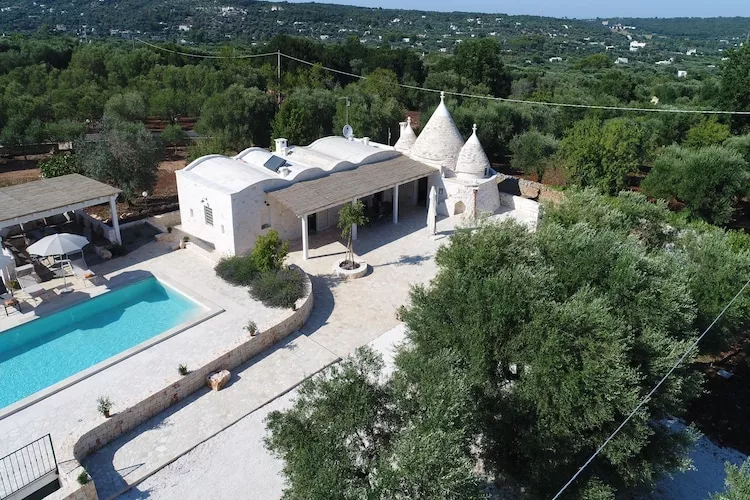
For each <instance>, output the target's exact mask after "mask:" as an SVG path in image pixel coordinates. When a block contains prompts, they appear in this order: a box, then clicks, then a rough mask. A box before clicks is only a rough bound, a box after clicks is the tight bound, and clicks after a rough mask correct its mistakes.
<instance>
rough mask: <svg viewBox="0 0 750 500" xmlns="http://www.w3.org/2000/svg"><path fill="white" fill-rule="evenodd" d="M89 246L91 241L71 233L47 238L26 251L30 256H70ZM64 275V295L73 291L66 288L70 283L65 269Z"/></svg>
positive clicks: (52, 235)
mask: <svg viewBox="0 0 750 500" xmlns="http://www.w3.org/2000/svg"><path fill="white" fill-rule="evenodd" d="M88 244H89V240H88V239H86V237H85V236H79V235H77V234H70V233H59V234H51V235H49V236H45V237H44V238H42V239H41V240H39V241H37V242H36V243H34V244H33V245H29V246H28V248H27V249H26V251H27V252H29V254H33V255H40V256H42V257H49V256H50V255H68V254H69V253H75V252H80V251H81V250H82V249H83V247H85V246H86V245H88ZM61 268H62V266H61ZM62 275H63V290H62V293H66V292H71V291H72V290H69V289H67V288H66V287H67V285H68V281H67V279H66V278H65V270H64V269H63V273H62Z"/></svg>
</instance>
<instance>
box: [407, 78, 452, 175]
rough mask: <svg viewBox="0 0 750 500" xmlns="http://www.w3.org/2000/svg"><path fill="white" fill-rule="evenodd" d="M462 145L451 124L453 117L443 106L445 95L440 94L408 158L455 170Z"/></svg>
mask: <svg viewBox="0 0 750 500" xmlns="http://www.w3.org/2000/svg"><path fill="white" fill-rule="evenodd" d="M463 145H464V138H463V137H461V134H460V133H459V132H458V128H456V124H455V123H453V117H451V114H450V112H449V111H448V108H447V107H446V106H445V93H443V92H441V93H440V104H439V105H438V107H437V109H435V112H434V113H433V114H432V116H431V117H430V119H429V121H428V122H427V125H425V126H424V129H422V132H421V133H420V134H419V137H417V140H416V141H415V142H414V146H412V148H411V151H410V153H409V156H411V157H412V158H414V159H416V160H422V161H425V162H426V163H431V164H437V165H440V166H443V167H446V168H448V169H450V170H455V168H456V160H457V159H458V153H459V151H461V148H462V147H463Z"/></svg>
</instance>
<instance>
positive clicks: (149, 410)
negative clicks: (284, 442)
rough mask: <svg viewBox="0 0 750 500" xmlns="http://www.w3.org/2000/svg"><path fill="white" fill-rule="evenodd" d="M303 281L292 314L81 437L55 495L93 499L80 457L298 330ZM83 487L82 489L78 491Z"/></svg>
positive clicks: (304, 304) (305, 306)
mask: <svg viewBox="0 0 750 500" xmlns="http://www.w3.org/2000/svg"><path fill="white" fill-rule="evenodd" d="M292 267H294V268H296V270H297V271H298V272H301V273H304V271H302V269H300V268H299V267H297V266H292ZM305 280H306V282H307V295H306V296H305V297H303V298H301V299H299V300H298V301H297V304H296V310H295V311H294V313H293V314H292V315H291V316H289V317H287V318H286V319H284V320H283V321H282V322H281V323H278V324H276V325H274V326H272V327H270V328H267V329H265V330H262V331H261V332H260V333H258V334H257V335H256V336H254V337H251V336H250V334H249V333H248V334H247V340H246V341H245V342H242V343H241V344H239V345H238V346H236V347H234V348H233V349H232V350H230V351H228V352H226V353H225V354H223V355H222V356H220V357H218V358H216V359H214V360H213V361H211V362H209V363H207V364H206V365H203V366H202V367H200V368H198V369H196V370H193V371H190V372H189V373H188V374H187V375H185V376H183V377H180V378H179V379H178V380H176V381H175V382H174V383H172V384H171V385H169V386H167V387H165V388H164V389H162V390H161V391H159V392H157V393H155V394H152V395H151V396H149V397H147V398H146V399H144V400H143V401H141V402H139V403H136V404H135V405H133V406H131V407H129V408H127V409H125V410H123V411H121V412H118V413H116V414H114V415H112V417H111V418H108V419H106V420H103V421H102V422H101V423H100V424H99V425H97V426H96V427H94V428H93V429H91V430H90V431H88V432H87V433H85V434H84V435H83V436H81V437H80V439H78V441H77V442H76V443H75V445H74V447H73V456H74V457H75V461H76V462H77V463H73V464H68V466H69V468H70V472H67V473H62V471H61V475H60V482H61V486H62V488H61V490H59V492H61V493H62V495H61V496H60V497H59V498H62V499H64V500H95V499H97V496H96V488H95V487H94V483H93V480H92V481H91V482H90V483H88V484H87V485H85V486H81V485H79V484H78V483H77V482H76V478H77V477H78V475H79V474H80V473H81V472H82V471H83V468H82V467H81V465H80V464H81V462H82V461H83V459H84V458H86V457H87V456H88V455H90V454H92V453H94V452H95V451H97V450H99V449H100V448H102V447H103V446H105V445H106V444H107V443H109V442H111V441H113V440H115V439H116V438H117V437H119V436H120V435H122V434H124V433H126V432H128V431H130V430H132V429H134V428H135V427H137V426H138V425H140V424H142V423H143V422H145V421H146V420H148V419H149V418H151V417H153V416H155V415H158V414H159V413H161V412H162V411H164V410H166V409H167V408H169V407H170V406H172V405H174V404H176V403H178V402H179V401H181V400H183V399H184V398H186V397H187V396H189V395H190V394H192V393H194V392H195V391H197V390H199V389H201V388H203V387H205V386H206V377H207V376H208V374H209V373H211V372H215V371H219V370H229V371H232V370H234V369H235V368H237V367H238V366H239V365H241V364H243V363H245V362H246V361H248V360H249V359H251V358H253V357H255V356H257V355H258V354H260V353H262V352H263V351H265V350H266V349H268V348H269V347H271V346H273V345H274V344H276V343H277V342H279V341H280V340H282V339H284V338H286V337H287V336H289V334H291V333H292V332H294V331H296V330H298V329H300V328H301V327H302V326H303V325H304V324H305V322H306V321H307V319H308V318H309V317H310V313H311V312H312V308H313V291H312V282H311V280H310V277H309V276H307V275H305ZM66 468H68V467H66ZM84 489H85V490H86V491H85V492H83V491H82V490H84ZM90 491H93V496H90V495H91V493H90ZM81 495H85V496H81Z"/></svg>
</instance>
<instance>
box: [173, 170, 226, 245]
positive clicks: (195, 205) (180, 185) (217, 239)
mask: <svg viewBox="0 0 750 500" xmlns="http://www.w3.org/2000/svg"><path fill="white" fill-rule="evenodd" d="M177 192H178V196H179V198H180V219H181V224H180V227H181V228H182V230H183V231H184V232H186V233H188V234H190V235H193V236H195V237H196V238H200V239H201V240H203V241H207V242H209V243H211V244H213V245H214V247H215V248H216V251H217V253H219V254H222V255H224V254H226V255H233V254H234V234H233V227H234V226H233V221H232V197H231V195H229V194H227V193H225V192H223V191H221V190H219V189H214V188H212V187H210V186H207V185H205V184H202V183H198V182H195V181H194V180H191V179H188V178H185V177H184V176H181V175H178V176H177ZM206 203H207V204H208V205H209V206H210V207H211V209H212V211H213V220H214V224H213V226H209V225H207V224H206V222H205V216H204V205H205V204H206ZM222 226H223V227H224V231H223V232H222Z"/></svg>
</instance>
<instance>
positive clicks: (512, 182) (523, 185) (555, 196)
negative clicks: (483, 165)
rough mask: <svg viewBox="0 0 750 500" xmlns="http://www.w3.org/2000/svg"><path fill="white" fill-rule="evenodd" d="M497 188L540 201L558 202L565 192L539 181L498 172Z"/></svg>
mask: <svg viewBox="0 0 750 500" xmlns="http://www.w3.org/2000/svg"><path fill="white" fill-rule="evenodd" d="M498 176H499V178H498V188H499V189H500V191H502V192H503V193H508V194H512V195H515V196H522V197H524V198H528V199H530V200H534V201H538V202H540V203H542V202H545V201H548V202H552V203H559V202H561V201H562V199H563V198H564V197H565V193H563V192H562V191H558V190H555V189H552V188H550V187H549V186H545V185H544V184H541V183H539V182H533V181H527V180H526V179H519V178H518V177H513V176H511V175H505V174H498Z"/></svg>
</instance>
